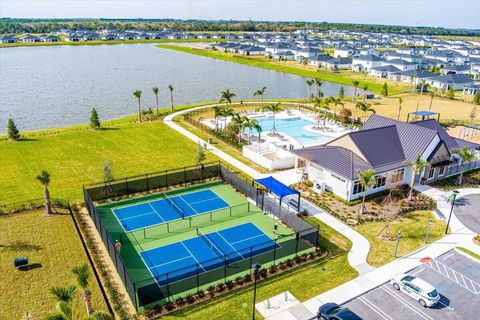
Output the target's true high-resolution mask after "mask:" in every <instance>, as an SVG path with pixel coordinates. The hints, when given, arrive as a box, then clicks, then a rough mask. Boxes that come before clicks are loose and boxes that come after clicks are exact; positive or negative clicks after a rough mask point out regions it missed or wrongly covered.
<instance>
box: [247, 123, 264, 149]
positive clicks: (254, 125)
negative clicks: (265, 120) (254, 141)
mask: <svg viewBox="0 0 480 320" xmlns="http://www.w3.org/2000/svg"><path fill="white" fill-rule="evenodd" d="M244 127H245V128H246V129H248V144H250V140H251V139H250V138H251V135H252V130H256V131H257V132H258V134H259V137H258V141H260V133H261V132H262V127H261V126H260V124H259V123H258V120H257V119H249V118H247V121H246V122H245V124H244Z"/></svg>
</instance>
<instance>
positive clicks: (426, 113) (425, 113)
mask: <svg viewBox="0 0 480 320" xmlns="http://www.w3.org/2000/svg"><path fill="white" fill-rule="evenodd" d="M410 114H413V115H416V116H422V117H426V116H433V115H435V114H438V112H433V111H415V112H410Z"/></svg>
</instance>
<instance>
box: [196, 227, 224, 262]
mask: <svg viewBox="0 0 480 320" xmlns="http://www.w3.org/2000/svg"><path fill="white" fill-rule="evenodd" d="M197 235H198V236H199V237H200V239H202V240H203V241H204V242H205V243H206V244H207V245H208V247H209V248H210V250H212V251H213V252H215V254H216V255H218V256H219V257H224V256H225V253H223V252H222V251H221V250H220V249H218V247H217V246H216V245H215V244H213V242H212V240H210V239H209V238H208V237H207V236H206V235H205V234H204V233H203V232H202V231H200V228H197Z"/></svg>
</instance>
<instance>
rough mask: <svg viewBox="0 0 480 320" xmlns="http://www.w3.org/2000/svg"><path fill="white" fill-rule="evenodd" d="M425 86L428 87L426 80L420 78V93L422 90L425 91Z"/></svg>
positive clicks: (422, 92)
mask: <svg viewBox="0 0 480 320" xmlns="http://www.w3.org/2000/svg"><path fill="white" fill-rule="evenodd" d="M427 87H428V84H427V81H426V80H422V82H421V86H420V92H421V94H422V95H423V94H424V91H425V89H426V88H427Z"/></svg>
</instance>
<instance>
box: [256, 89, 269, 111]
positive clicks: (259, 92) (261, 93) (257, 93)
mask: <svg viewBox="0 0 480 320" xmlns="http://www.w3.org/2000/svg"><path fill="white" fill-rule="evenodd" d="M265 90H267V87H263V88H262V89H258V90H257V91H255V92H254V93H253V96H254V97H256V96H260V98H261V99H262V109H263V95H264V94H265Z"/></svg>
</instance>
